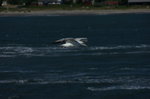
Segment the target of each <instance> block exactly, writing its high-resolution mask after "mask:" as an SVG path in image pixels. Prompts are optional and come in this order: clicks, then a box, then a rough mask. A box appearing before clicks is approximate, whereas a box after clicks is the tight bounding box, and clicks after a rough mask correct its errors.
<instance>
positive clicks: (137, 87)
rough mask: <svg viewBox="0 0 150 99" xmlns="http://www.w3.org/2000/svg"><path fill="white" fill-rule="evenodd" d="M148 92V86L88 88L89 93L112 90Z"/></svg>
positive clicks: (149, 87) (149, 88)
mask: <svg viewBox="0 0 150 99" xmlns="http://www.w3.org/2000/svg"><path fill="white" fill-rule="evenodd" d="M144 89H148V90H150V86H111V87H105V88H95V87H88V88H87V90H90V91H112V90H144Z"/></svg>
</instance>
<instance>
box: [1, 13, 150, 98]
mask: <svg viewBox="0 0 150 99" xmlns="http://www.w3.org/2000/svg"><path fill="white" fill-rule="evenodd" d="M65 37H87V38H88V40H89V41H88V47H86V48H78V49H67V48H61V47H59V46H55V45H52V44H51V42H53V41H54V40H57V39H60V38H65ZM0 99H150V14H117V15H78V16H38V17H37V16H18V17H17V16H16V17H15V16H14V17H0Z"/></svg>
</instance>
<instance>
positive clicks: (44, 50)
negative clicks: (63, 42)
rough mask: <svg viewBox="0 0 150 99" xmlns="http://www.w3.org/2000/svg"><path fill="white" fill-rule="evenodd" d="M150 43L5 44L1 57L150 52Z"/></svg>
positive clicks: (0, 49) (0, 50)
mask: <svg viewBox="0 0 150 99" xmlns="http://www.w3.org/2000/svg"><path fill="white" fill-rule="evenodd" d="M149 53H150V45H146V44H141V45H135V46H133V45H119V46H95V47H86V48H75V49H73V48H71V49H69V48H61V47H51V46H50V47H27V46H23V45H22V46H19V45H17V46H6V47H5V46H3V47H0V57H18V56H26V57H34V56H47V57H60V56H80V55H83V56H84V55H98V56H99V55H120V54H149Z"/></svg>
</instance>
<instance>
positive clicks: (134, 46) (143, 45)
mask: <svg viewBox="0 0 150 99" xmlns="http://www.w3.org/2000/svg"><path fill="white" fill-rule="evenodd" d="M131 48H138V49H140V48H150V45H146V44H141V45H118V46H96V47H90V49H91V50H112V49H131Z"/></svg>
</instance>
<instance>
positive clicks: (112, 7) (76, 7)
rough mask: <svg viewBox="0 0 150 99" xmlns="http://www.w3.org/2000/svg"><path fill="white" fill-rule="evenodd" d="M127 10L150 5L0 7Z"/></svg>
mask: <svg viewBox="0 0 150 99" xmlns="http://www.w3.org/2000/svg"><path fill="white" fill-rule="evenodd" d="M113 9H114V10H128V9H150V5H115V6H85V5H79V4H78V5H49V6H26V7H15V8H11V7H5V8H4V7H0V12H7V11H11V12H13V11H17V12H22V11H24V12H30V11H41V10H113Z"/></svg>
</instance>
